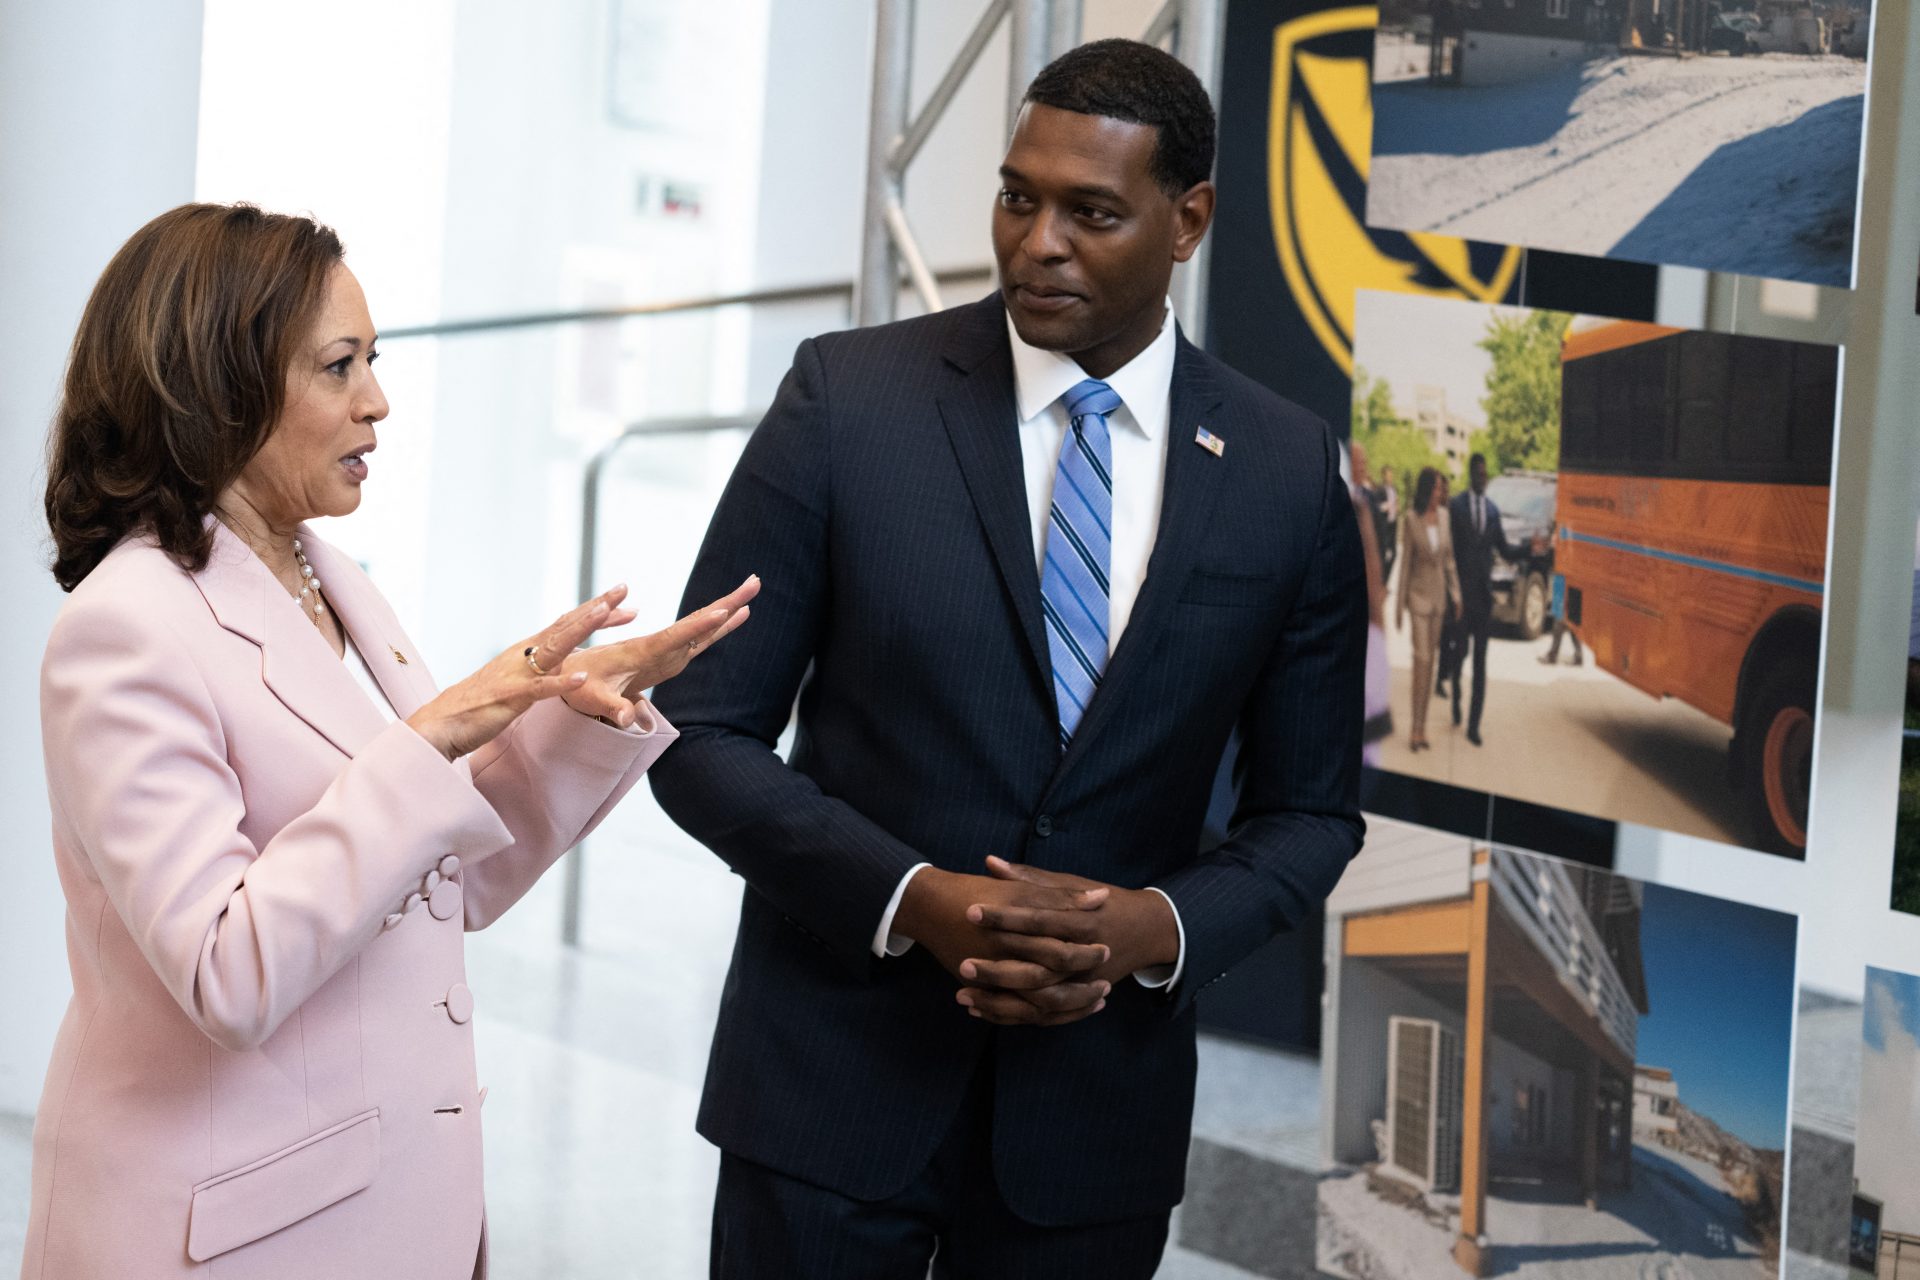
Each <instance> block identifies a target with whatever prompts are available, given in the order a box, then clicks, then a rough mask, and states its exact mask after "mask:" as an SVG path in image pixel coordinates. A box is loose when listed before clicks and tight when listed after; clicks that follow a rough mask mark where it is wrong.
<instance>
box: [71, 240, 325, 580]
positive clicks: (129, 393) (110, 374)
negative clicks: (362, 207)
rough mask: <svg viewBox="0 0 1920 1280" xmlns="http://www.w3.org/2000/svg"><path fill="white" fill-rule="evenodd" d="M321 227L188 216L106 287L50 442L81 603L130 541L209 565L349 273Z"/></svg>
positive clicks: (80, 344) (112, 268)
mask: <svg viewBox="0 0 1920 1280" xmlns="http://www.w3.org/2000/svg"><path fill="white" fill-rule="evenodd" d="M341 256H342V251H341V247H340V238H339V237H338V236H336V235H335V234H334V233H333V231H332V229H330V228H328V227H326V226H324V225H322V224H320V223H318V222H315V221H314V220H313V219H311V218H304V217H294V216H290V215H287V214H279V213H265V212H263V211H261V210H260V209H258V208H256V207H254V206H253V205H250V204H231V205H223V204H186V205H181V206H180V207H179V208H177V209H171V210H169V211H167V212H166V213H163V214H161V215H160V216H159V217H157V218H155V219H154V220H153V221H152V222H149V223H148V224H147V225H146V226H144V227H142V228H140V230H138V231H136V232H135V233H134V234H133V238H132V239H131V240H129V241H127V243H126V244H125V245H123V246H122V247H121V249H120V252H118V253H116V254H115V255H114V256H113V261H112V262H109V263H108V264H107V269H106V270H105V271H104V272H102V273H101V275H100V280H99V282H98V283H97V284H95V285H94V286H93V295H92V296H91V297H90V298H88V299H87V307H86V310H85V311H84V312H83V313H82V314H81V317H80V329H79V332H77V333H76V334H75V335H74V339H73V353H72V356H71V357H70V359H69V361H68V364H67V381H66V388H65V391H64V393H63V394H62V397H61V401H60V409H59V412H58V413H57V414H56V415H55V417H54V422H53V430H52V433H51V435H50V436H49V439H48V444H47V499H46V501H47V524H48V526H49V528H51V530H52V531H53V546H54V556H53V576H54V578H55V580H57V581H58V582H59V583H60V586H61V588H62V589H63V590H66V591H71V590H73V589H74V587H75V586H77V585H78V584H79V582H80V580H81V579H82V578H84V577H86V576H87V574H89V573H91V572H92V571H93V569H94V566H95V565H98V564H99V563H100V561H101V560H102V559H104V558H105V557H106V554H107V552H109V551H111V550H113V548H114V546H115V544H117V543H118V542H119V541H120V540H121V539H122V538H124V537H126V536H127V535H128V534H129V533H135V532H139V533H146V534H149V535H151V536H152V537H153V538H154V539H155V540H156V541H157V542H158V543H159V544H160V547H161V549H162V550H164V551H166V552H167V553H168V554H169V555H171V556H172V557H173V558H174V559H175V560H176V561H177V562H178V563H179V564H180V566H181V567H182V568H184V569H187V570H188V571H189V572H197V571H198V570H200V569H203V568H205V567H206V563H207V555H208V553H209V552H210V551H211V550H212V548H213V534H212V530H211V529H210V528H209V527H208V525H207V523H206V518H207V515H208V513H210V512H211V511H212V510H213V503H214V500H215V499H216V498H217V497H219V495H220V494H221V493H222V492H223V491H224V490H225V489H226V487H227V486H228V485H230V484H232V483H233V481H234V479H235V478H236V477H237V476H239V474H240V471H241V469H242V468H243V467H245V466H246V465H247V462H248V461H249V460H250V459H252V457H253V455H254V454H255V453H256V452H258V451H259V449H260V446H261V445H262V444H263V443H265V441H266V438H267V435H268V433H269V432H270V431H271V430H272V427H273V424H274V423H275V422H276V421H277V420H278V419H279V417H280V411H281V409H282V408H283V407H284V402H285V400H286V386H287V381H286V379H287V369H288V368H289V367H290V366H291V364H292V362H293V356H294V353H295V350H296V348H297V347H298V345H299V343H300V342H301V341H302V340H304V339H305V338H306V336H307V332H308V330H309V329H310V328H311V326H312V324H313V321H314V318H315V317H316V315H317V314H318V311H319V308H320V304H321V301H322V299H323V297H324V295H325V292H326V283H327V275H328V273H329V272H330V271H331V270H332V269H333V267H334V265H335V264H336V263H338V262H339V261H340V260H341Z"/></svg>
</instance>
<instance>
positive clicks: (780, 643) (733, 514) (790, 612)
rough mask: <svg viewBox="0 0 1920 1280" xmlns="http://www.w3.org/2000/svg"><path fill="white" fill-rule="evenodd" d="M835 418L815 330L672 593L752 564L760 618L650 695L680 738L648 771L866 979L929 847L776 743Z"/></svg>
mask: <svg viewBox="0 0 1920 1280" xmlns="http://www.w3.org/2000/svg"><path fill="white" fill-rule="evenodd" d="M830 427H831V406H830V403H829V396H828V385H827V378H826V370H825V367H824V365H823V363H822V361H821V358H820V354H819V350H818V348H817V346H816V344H815V343H814V341H813V340H812V339H809V340H807V341H806V342H803V343H801V344H800V349H799V350H798V352H796V353H795V355H794V363H793V368H792V369H791V371H789V373H788V374H787V377H786V380H785V381H784V382H783V383H782V384H781V387H780V392H779V394H778V395H777V396H776V397H775V399H774V404H773V407H772V408H771V409H770V410H768V412H767V416H766V418H765V420H763V421H762V422H761V424H760V427H759V429H758V430H757V431H755V432H754V434H753V437H752V438H751V439H750V440H749V441H748V442H747V448H746V450H745V452H744V453H743V454H742V455H741V458H740V462H739V464H738V465H737V466H736V467H735V468H734V472H733V477H732V478H731V479H730V480H729V481H728V482H727V488H726V491H725V492H724V493H723V494H722V495H721V498H720V505H719V507H718V508H717V509H716V510H715V512H714V516H713V522H712V523H711V525H709V526H708V529H707V536H706V540H705V542H704V543H703V544H702V545H701V548H700V554H699V557H698V558H697V559H696V561H695V563H694V568H693V574H692V578H691V580H690V581H689V583H688V586H687V593H686V595H685V597H684V599H683V602H682V605H681V608H682V611H683V612H684V611H686V610H689V609H692V608H696V607H698V604H699V603H704V602H705V601H707V600H711V599H713V598H715V597H716V596H719V595H721V594H722V593H723V592H725V591H726V590H727V589H729V588H730V587H732V586H733V585H734V584H736V583H738V582H739V581H740V580H741V579H742V578H744V577H745V576H746V575H747V574H749V573H758V574H759V575H760V578H761V582H762V586H761V590H760V595H759V598H758V599H756V600H755V601H754V604H753V620H752V621H751V622H749V623H748V624H747V625H746V626H745V627H743V628H741V629H740V631H739V632H738V633H736V634H734V635H732V636H729V637H728V638H727V641H726V643H725V644H722V645H719V646H716V647H715V649H714V650H713V652H712V653H711V654H708V655H706V656H704V657H702V658H701V659H700V660H699V661H698V662H695V663H693V664H692V665H691V666H689V667H688V668H687V670H686V671H685V672H683V673H682V674H681V675H679V676H678V677H676V678H675V679H673V680H671V681H669V682H668V683H666V684H664V685H662V686H661V688H660V690H659V691H658V692H657V693H656V694H655V699H654V700H655V702H656V703H658V705H659V707H660V709H661V710H662V711H664V712H665V713H666V714H667V715H668V716H670V717H671V718H672V720H673V722H674V723H675V724H676V725H678V726H679V727H680V741H679V743H678V745H676V746H675V748H674V749H673V750H672V751H670V752H668V753H667V754H666V755H665V756H664V757H662V758H661V760H660V762H659V763H658V764H657V765H655V766H654V768H653V769H652V770H651V771H650V773H649V777H650V779H651V781H652V784H653V792H654V795H655V796H656V797H657V798H658V799H659V801H660V806H661V808H663V809H665V810H666V811H667V813H668V815H669V816H671V817H672V818H673V820H674V821H675V822H677V823H679V824H680V825H681V826H682V827H683V828H685V829H686V830H687V832H688V833H689V834H691V835H692V836H693V837H694V838H695V839H697V840H699V841H700V842H701V843H703V844H705V845H706V846H707V847H708V848H710V849H712V850H713V851H714V852H715V853H717V854H718V855H720V857H721V858H723V859H725V861H726V862H727V865H728V866H730V867H732V868H733V869H734V870H735V871H736V872H738V873H739V874H740V875H741V877H743V878H744V879H745V880H746V882H747V884H748V886H749V887H750V888H751V889H752V890H753V891H754V892H755V893H758V894H760V895H761V896H762V897H764V898H765V899H766V900H767V901H768V902H770V903H772V904H773V906H774V907H775V908H776V909H777V910H779V911H780V912H781V913H782V914H783V915H785V916H786V917H787V919H788V920H790V921H792V922H793V923H795V924H796V925H798V926H799V927H800V928H802V929H803V930H805V931H806V932H807V933H809V934H811V935H812V936H813V937H814V938H815V939H816V940H818V941H819V942H821V943H822V944H823V945H824V946H826V947H827V948H828V949H829V950H831V951H832V952H833V953H834V954H835V955H837V956H839V957H840V958H841V959H843V960H844V961H845V962H846V963H847V964H848V965H849V966H850V967H851V968H852V969H853V970H854V971H855V972H856V973H858V974H860V975H863V976H865V975H868V974H870V971H871V966H872V965H873V964H874V963H876V961H875V960H874V957H873V954H872V951H871V947H872V942H873V936H874V929H875V926H876V925H877V923H878V922H879V921H880V919H881V917H882V915H883V914H884V913H885V911H886V908H887V903H888V900H889V899H890V898H891V897H892V895H893V893H894V890H895V889H896V888H897V887H898V886H899V884H900V881H901V877H903V876H904V875H906V873H907V872H908V871H910V870H912V869H913V867H914V865H915V864H916V863H919V862H921V861H923V859H922V858H921V857H920V856H919V855H918V854H917V853H915V852H914V850H913V849H911V848H909V847H908V846H907V845H905V844H903V843H902V842H901V841H899V840H897V839H895V838H894V837H893V836H891V835H889V834H888V833H887V832H885V831H884V830H882V829H881V828H880V827H878V826H876V825H875V824H874V823H873V822H872V821H870V820H869V819H867V818H865V817H863V816H862V815H861V814H859V813H858V812H856V811H855V810H854V809H853V808H852V806H850V805H848V804H846V803H845V802H844V801H842V800H838V799H836V798H834V797H832V796H829V795H826V794H823V793H822V792H821V790H820V788H819V787H818V786H817V785H816V784H815V783H814V781H813V779H811V778H809V777H807V776H806V775H805V774H803V773H800V772H799V771H797V770H795V769H793V768H791V767H789V766H788V765H787V764H786V762H785V761H783V760H781V759H780V757H779V756H778V755H777V754H775V751H774V743H775V742H776V741H777V739H778V738H779V736H780V733H781V731H782V730H783V729H784V728H785V727H786V724H787V720H788V717H789V715H790V713H791V711H792V709H793V705H794V698H795V696H796V694H797V693H798V691H799V689H800V684H801V680H802V678H803V677H804V676H805V674H806V672H807V668H808V666H809V664H810V663H811V662H812V661H813V658H814V654H815V652H816V651H817V650H818V648H819V647H820V645H821V643H822V641H823V638H824V637H825V635H826V632H827V625H828V618H829V616H830V608H831V604H832V592H833V581H832V574H831V571H830V560H831V549H830V544H829V540H828V535H829V530H830V516H831V512H830V496H831V495H830V488H831V485H830V476H831V465H830V464H831V459H830V452H829V451H830V448H831V431H830Z"/></svg>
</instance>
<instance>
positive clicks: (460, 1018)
mask: <svg viewBox="0 0 1920 1280" xmlns="http://www.w3.org/2000/svg"><path fill="white" fill-rule="evenodd" d="M447 1016H448V1017H449V1018H452V1019H453V1020H454V1021H455V1022H458V1023H462V1024H464V1023H466V1022H467V1020H468V1019H470V1018H472V1017H473V992H471V991H469V990H467V984H466V983H464V982H456V983H454V984H453V985H452V986H451V987H448V988H447Z"/></svg>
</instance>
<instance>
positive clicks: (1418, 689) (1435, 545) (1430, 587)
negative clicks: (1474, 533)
mask: <svg viewBox="0 0 1920 1280" xmlns="http://www.w3.org/2000/svg"><path fill="white" fill-rule="evenodd" d="M1446 487H1447V482H1446V479H1445V477H1443V476H1442V475H1441V474H1440V473H1439V472H1438V471H1436V470H1434V469H1433V468H1432V467H1423V468H1421V471H1420V478H1419V480H1418V481H1416V482H1415V484H1414V490H1413V510H1411V511H1409V512H1408V513H1407V514H1406V515H1405V516H1404V517H1402V518H1401V521H1400V591H1399V594H1398V596H1397V598H1396V602H1395V604H1394V626H1395V627H1396V628H1401V627H1405V626H1406V625H1407V615H1408V614H1412V615H1413V728H1412V730H1411V731H1410V732H1409V734H1408V736H1407V745H1408V746H1409V747H1410V748H1412V749H1413V750H1415V751H1420V750H1423V749H1424V748H1426V747H1428V746H1430V745H1432V744H1430V743H1429V742H1428V741H1427V702H1428V701H1429V700H1430V699H1431V698H1432V697H1433V663H1434V658H1435V656H1436V655H1438V653H1439V652H1440V628H1441V627H1442V626H1443V625H1445V623H1446V620H1447V616H1448V614H1449V613H1458V612H1459V611H1460V574H1459V571H1458V570H1457V569H1455V568H1454V565H1453V536H1452V534H1451V533H1450V532H1449V531H1448V529H1447V495H1446Z"/></svg>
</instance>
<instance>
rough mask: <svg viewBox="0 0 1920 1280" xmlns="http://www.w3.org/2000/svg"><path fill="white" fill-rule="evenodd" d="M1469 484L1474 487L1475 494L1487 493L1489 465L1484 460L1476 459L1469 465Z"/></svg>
mask: <svg viewBox="0 0 1920 1280" xmlns="http://www.w3.org/2000/svg"><path fill="white" fill-rule="evenodd" d="M1467 483H1468V484H1470V485H1472V486H1473V491H1474V492H1475V493H1485V492H1486V491H1487V464H1486V460H1485V459H1483V458H1475V459H1474V460H1473V461H1472V462H1470V463H1468V464H1467Z"/></svg>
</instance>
